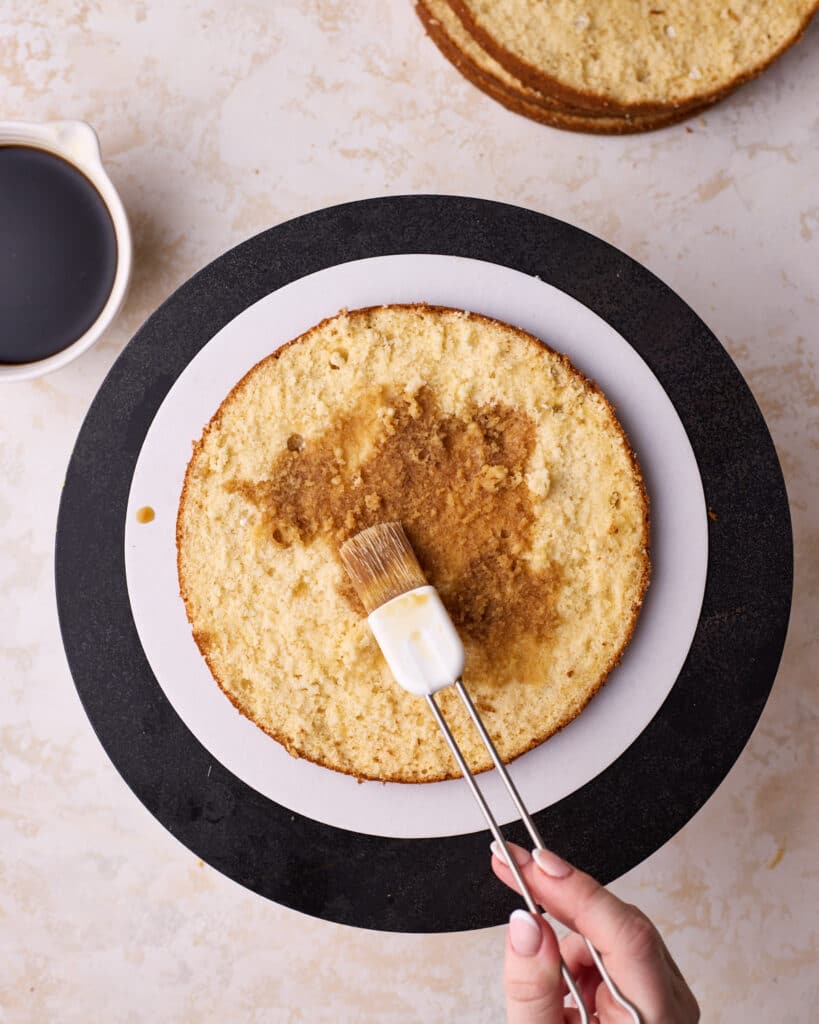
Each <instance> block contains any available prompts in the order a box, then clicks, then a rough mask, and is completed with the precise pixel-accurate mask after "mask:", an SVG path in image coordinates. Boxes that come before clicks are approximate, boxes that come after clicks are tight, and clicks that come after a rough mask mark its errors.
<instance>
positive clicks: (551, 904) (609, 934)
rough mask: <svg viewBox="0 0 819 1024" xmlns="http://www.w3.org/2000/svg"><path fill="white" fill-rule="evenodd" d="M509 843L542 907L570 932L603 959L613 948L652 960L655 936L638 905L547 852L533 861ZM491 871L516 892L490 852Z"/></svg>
mask: <svg viewBox="0 0 819 1024" xmlns="http://www.w3.org/2000/svg"><path fill="white" fill-rule="evenodd" d="M507 845H508V846H509V850H510V852H511V853H512V855H513V856H514V857H515V861H516V863H517V864H518V867H519V868H520V871H521V874H522V875H523V878H524V881H525V882H526V884H527V886H529V889H530V891H531V892H532V894H533V895H534V896H535V898H536V899H537V900H538V901H539V902H540V903H541V905H542V906H543V907H544V908H545V909H546V910H548V911H549V913H550V914H551V915H552V916H553V917H555V918H556V919H557V920H558V921H560V922H561V923H562V924H565V925H566V926H567V927H568V928H571V929H572V931H575V932H579V933H580V934H581V935H585V936H586V938H588V939H589V941H590V942H592V943H593V944H594V946H596V948H597V949H598V950H599V952H600V953H601V954H602V955H603V956H606V955H607V954H609V953H612V952H614V951H615V950H617V951H618V952H619V953H621V954H622V953H627V954H628V955H629V956H630V957H633V958H634V959H638V960H645V959H649V958H654V957H656V955H657V953H658V944H657V938H658V934H657V932H656V929H655V928H654V926H653V925H652V924H651V922H650V921H649V919H648V918H647V917H645V915H643V914H642V913H641V912H640V911H639V910H637V908H636V907H632V906H630V905H629V904H628V903H624V902H623V901H622V900H619V899H618V898H617V897H616V896H615V895H614V894H613V893H610V892H609V891H608V889H605V888H604V887H603V886H602V885H600V883H599V882H597V881H596V880H595V879H594V878H592V877H591V875H587V874H585V873H584V872H583V871H580V870H578V869H577V868H575V867H573V866H572V865H571V864H569V863H568V862H567V861H564V860H562V859H561V858H559V857H558V856H557V855H556V854H554V853H551V852H550V851H548V850H536V851H535V853H534V857H535V858H536V862H535V860H533V859H532V857H531V856H530V855H529V854H528V853H527V851H526V850H523V849H522V848H521V847H519V846H515V845H514V844H512V843H509V844H507ZM492 869H493V871H494V872H495V874H496V875H497V876H498V878H499V879H500V880H501V881H502V882H504V883H505V884H506V885H508V886H509V887H510V888H511V889H514V890H515V891H516V892H517V885H516V884H515V880H514V878H513V876H512V872H511V871H510V870H509V868H508V867H507V865H506V863H505V861H504V860H503V859H502V856H501V857H498V856H497V855H496V854H495V852H494V850H493V857H492Z"/></svg>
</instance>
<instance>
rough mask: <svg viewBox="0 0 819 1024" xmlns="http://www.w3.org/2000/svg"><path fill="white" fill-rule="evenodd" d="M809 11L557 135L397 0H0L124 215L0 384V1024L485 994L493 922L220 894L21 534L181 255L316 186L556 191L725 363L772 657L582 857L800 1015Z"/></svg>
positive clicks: (717, 986)
mask: <svg viewBox="0 0 819 1024" xmlns="http://www.w3.org/2000/svg"><path fill="white" fill-rule="evenodd" d="M817 96H819V25H817V26H814V28H813V29H812V30H811V31H810V32H809V33H808V35H807V36H806V38H805V40H804V41H803V43H802V44H801V45H800V46H799V47H798V48H797V49H795V50H794V51H792V52H791V53H789V54H788V55H786V57H785V58H784V59H783V60H782V61H781V62H780V63H779V64H778V65H776V66H775V67H774V68H773V69H772V70H771V71H770V72H769V73H768V74H766V75H765V76H764V77H763V78H762V79H760V80H759V81H758V82H755V83H752V84H751V85H749V86H747V87H745V88H744V89H743V90H741V91H740V92H739V93H738V94H737V95H736V96H735V97H733V98H732V99H730V100H729V101H727V102H726V103H725V104H723V105H722V106H720V107H718V108H716V109H715V110H713V111H710V112H708V114H707V115H706V116H705V117H704V118H698V119H696V120H694V121H692V122H690V123H689V125H687V126H678V127H675V128H672V129H669V130H667V131H664V132H660V133H657V134H652V135H645V136H636V137H630V138H622V139H609V138H593V137H588V136H579V135H569V134H561V133H559V132H555V131H552V130H549V129H546V128H543V127H539V126H537V125H535V124H531V123H529V122H527V121H525V120H523V119H521V118H518V117H516V116H514V115H512V114H510V113H508V112H506V111H505V110H503V109H501V108H500V107H498V106H497V105H495V104H493V103H492V101H490V100H489V99H487V98H486V97H484V96H483V95H482V94H481V93H479V92H478V91H476V90H475V89H474V88H473V87H471V86H470V85H469V84H468V83H466V82H465V81H462V80H461V79H460V78H459V77H458V75H457V74H456V73H455V72H454V70H453V69H452V68H451V67H450V66H449V65H448V64H447V63H446V62H445V61H444V60H443V59H442V58H441V57H440V55H439V54H438V52H437V51H436V50H435V48H434V47H433V46H432V44H431V43H430V42H429V41H428V40H426V39H425V38H424V36H423V33H422V31H421V28H420V26H419V24H418V23H417V21H416V19H415V17H414V15H413V13H412V10H411V5H410V3H409V0H392V2H391V3H389V4H386V3H377V2H375V0H345V2H342V0H301V2H299V0H281V2H270V0H256V2H252V0H243V2H236V3H231V4H228V3H226V2H219V0H212V2H211V3H206V2H195V0H187V2H183V0H143V2H126V0H116V2H114V0H112V2H108V0H104V2H103V0H97V2H93V0H89V2H74V3H71V2H68V0H63V2H57V0H47V2H46V0H41V2H39V3H37V4H31V3H27V2H23V0H5V2H4V3H3V4H2V6H0V99H1V100H2V106H1V107H0V109H2V111H3V115H4V116H7V117H17V118H20V119H35V120H45V119H49V118H64V117H80V118H85V119H87V120H89V121H91V122H92V123H93V124H94V125H95V126H96V128H97V130H98V132H99V135H100V138H101V142H102V147H103V151H104V156H105V158H106V161H107V165H108V167H109V169H110V172H111V174H112V177H113V178H114V181H115V183H116V185H117V186H118V188H119V189H120V191H121V194H122V197H123V200H124V202H125V204H126V207H127V209H128V211H129V214H130V216H131V219H132V223H133V228H134V234H135V242H136V253H135V255H136V269H135V275H134V280H133V287H132V290H131V293H130V297H129V299H128V302H127V305H126V307H125V310H124V312H123V313H122V315H121V317H120V319H119V320H118V322H117V323H116V325H115V327H114V328H113V329H112V330H110V332H109V333H108V335H107V336H106V338H105V339H104V341H103V342H102V343H101V344H100V345H99V346H98V347H97V348H96V349H95V350H93V351H92V352H91V353H89V354H88V355H86V356H85V357H83V358H82V359H81V360H80V361H79V362H77V363H75V364H74V365H72V366H70V367H69V368H67V369H65V370H63V371H61V372H59V373H57V374H55V375H53V376H51V377H49V378H47V379H45V380H42V381H38V382H33V383H28V384H17V385H13V386H5V387H3V388H2V390H0V473H1V474H2V476H0V688H1V689H0V693H1V694H2V714H1V715H0V851H1V852H0V1022H2V1024H17V1022H37V1024H40V1022H71V1024H73V1022H86V1021H92V1020H93V1021H108V1022H120V1021H121V1022H134V1024H138V1022H143V1021H144V1022H148V1021H150V1022H155V1021H162V1022H165V1021H167V1022H183V1021H184V1022H187V1021H194V1020H196V1021H199V1022H203V1024H204V1022H234V1021H235V1022H261V1021H275V1022H280V1021H281V1022H290V1021H294V1022H295V1021H316V1022H319V1021H339V1022H346V1021H376V1020H377V1021H384V1022H395V1024H397V1022H410V1021H420V1020H425V1021H469V1022H473V1024H479V1022H490V1021H499V1020H501V1019H502V1016H503V1011H502V993H501V989H500V959H501V947H502V940H503V936H502V932H501V930H500V929H492V930H488V931H483V932H476V933H470V934H464V935H450V936H435V937H430V936H412V935H409V936H396V935H387V936H384V935H378V934H372V933H366V932H361V931H355V930H352V929H349V928H342V927H338V926H334V925H330V924H326V923H323V922H320V921H315V920H312V919H309V918H306V917H303V916H300V915H298V914H296V913H293V912H290V911H287V910H284V909H281V908H279V907H277V906H275V905H273V904H270V903H267V902H265V901H264V900H262V899H260V898H258V897H256V896H254V895H252V894H251V893H248V892H245V891H244V890H242V889H241V888H239V887H238V886H236V885H235V884H234V883H232V882H230V881H228V880H227V879H225V878H223V877H222V876H220V875H219V874H217V873H216V872H215V871H213V870H211V869H210V868H208V867H205V866H203V865H202V864H201V863H199V862H198V861H197V859H196V857H194V856H193V855H192V854H190V853H188V852H187V851H186V850H185V849H183V848H182V847H181V846H179V845H178V843H177V842H176V841H175V840H174V839H173V838H172V837H171V836H170V835H169V834H168V833H167V832H165V831H164V829H163V828H162V827H161V826H160V825H159V824H158V823H157V822H155V821H154V820H153V819H152V818H151V817H150V816H149V814H148V813H147V812H146V811H145V810H144V809H143V808H142V806H141V805H140V804H139V803H138V802H137V801H136V799H135V798H134V797H133V796H132V795H131V794H130V792H129V791H128V789H127V788H126V787H125V785H124V783H123V782H122V781H121V780H120V778H119V777H118V775H117V774H116V772H115V771H114V770H113V768H112V767H111V765H110V764H109V762H108V761H107V759H106V757H105V755H104V754H103V752H102V750H101V748H100V746H99V744H98V743H97V741H96V739H95V738H94V736H93V734H92V732H91V729H90V727H89V725H88V723H87V721H86V719H85V716H84V714H83V712H82V710H81V708H80V706H79V702H78V700H77V698H76V696H75V694H74V691H73V687H72V684H71V680H70V677H69V673H68V670H67V667H66V664H65V659H64V656H63V653H62V650H61V647H60V641H59V634H58V628H57V621H56V612H55V605H54V594H53V583H52V545H53V536H54V524H55V516H56V510H57V503H58V500H59V494H60V485H61V481H62V477H63V474H64V470H65V466H66V463H67V460H68V457H69V454H70V450H71V446H72V443H73V439H74V437H75V435H76V432H77V430H78V428H79V425H80V423H81V421H82V417H83V414H84V412H85V410H86V408H87V406H88V404H89V402H90V400H91V398H92V396H93V394H94V392H95V391H96V389H97V387H98V386H99V384H100V382H101V380H102V378H103V376H104V374H105V373H106V371H107V369H108V368H109V366H110V365H111V363H112V362H113V361H114V359H115V358H116V356H117V354H118V353H119V352H120V350H121V349H122V347H123V346H124V345H125V343H126V342H127V340H128V338H129V337H130V335H131V334H132V333H133V331H134V330H135V329H136V327H137V326H138V325H139V324H140V323H141V322H142V321H143V319H144V318H145V317H146V316H147V315H148V314H149V313H150V312H151V311H152V310H153V309H154V308H155V307H156V305H158V303H159V302H161V301H162V300H163V299H164V298H165V297H166V296H167V295H168V294H169V293H170V292H171V291H172V290H173V289H174V288H175V287H176V286H177V285H178V284H180V283H181V282H182V281H184V280H185V279H186V278H187V277H188V276H189V275H190V274H191V273H192V272H193V271H194V270H196V269H197V268H198V267H200V266H202V265H203V264H204V263H206V262H208V261H209V260H211V259H212V258H213V257H215V256H217V255H218V254H219V253H221V252H222V251H223V250H225V249H226V248H228V247H229V246H231V245H233V244H234V243H236V242H238V241H240V240H241V239H244V238H246V237H248V236H249V235H251V234H253V233H255V232H257V231H259V230H261V229H263V228H265V227H268V226H269V225H271V224H274V223H276V222H279V221H281V220H283V219H285V218H288V217H291V216H293V215H296V214H299V213H302V212H304V211H307V210H311V209H315V208H318V207H322V206H325V205H328V204H331V203H336V202H339V201H342V200H348V199H356V198H361V197H364V196H370V195H383V194H395V193H402V192H411V191H433V192H450V193H461V194H471V195H478V196H485V197H491V198H497V199H501V200H506V201H510V202H516V203H520V204H523V205H526V206H529V207H532V208H534V209H537V210H542V211H545V212H548V213H551V214H554V215H556V216H558V217H562V218H564V219H566V220H569V221H571V222H573V223H576V224H578V225H580V226H581V227H584V228H586V229H588V230H590V231H592V232H594V233H596V234H598V235H600V236H602V237H603V238H606V239H607V240H609V241H611V242H613V243H614V244H615V245H617V246H619V247H620V248H622V249H624V250H625V251H627V252H628V253H630V254H631V255H633V256H635V257H636V258H638V259H640V260H642V261H643V262H645V263H646V264H647V265H648V266H649V267H650V268H651V269H652V270H654V271H655V272H656V273H658V274H659V275H660V276H661V277H662V278H664V279H665V280H666V281H668V282H669V283H670V284H671V285H672V286H673V287H674V288H675V289H676V290H677V291H678V292H679V293H680V294H681V295H682V296H683V297H684V298H685V299H686V300H687V301H688V302H689V303H691V305H693V306H694V308H695V309H696V310H697V311H698V312H699V313H700V314H701V315H702V316H703V317H704V318H705V320H706V321H707V322H708V323H709V324H710V326H711V327H712V328H713V329H714V330H715V331H716V333H717V335H718V336H719V337H720V338H721V339H722V340H723V341H724V343H725V344H726V345H727V347H728V348H729V350H730V351H731V353H732V355H733V356H734V358H735V359H736V360H737V362H738V364H739V366H740V368H741V369H742V370H743V372H744V373H745V374H746V376H747V378H748V380H749V382H750V384H751V386H752V388H753V390H754V393H755V394H756V396H757V398H758V400H759V402H760V404H761V406H762V409H763V411H764V413H765V415H766V416H767V418H768V422H769V424H770V427H771V430H772V432H773V436H774V439H775V441H776V444H777V447H778V450H779V452H780V455H781V458H782V462H783V466H784V470H785V474H786V477H787V482H788V487H789V491H790V496H791V501H792V509H793V519H794V531H795V538H796V553H797V556H796V590H795V608H794V613H793V618H792V622H791V629H790V635H789V639H788V644H787V648H786V651H785V656H784V660H783V663H782V668H781V671H780V674H779V678H778V681H777V684H776V687H775V689H774V692H773V695H772V697H771V700H770V703H769V705H768V708H767V709H766V712H765V715H764V717H763V719H762V722H761V724H760V726H759V727H758V729H757V731H756V733H755V734H754V736H753V738H752V740H751V742H750V744H749V746H748V748H747V749H746V751H745V753H744V754H743V756H742V757H741V759H740V760H739V762H738V763H737V765H736V767H735V768H734V770H733V771H732V773H731V774H730V776H729V778H728V779H727V781H726V782H725V783H724V785H723V786H722V787H721V788H720V789H719V791H718V792H717V793H716V794H715V796H714V797H713V798H712V800H711V801H710V802H709V803H708V804H707V806H706V807H705V808H704V810H703V811H702V812H701V813H700V814H699V815H698V816H697V817H696V818H695V819H694V820H693V821H692V822H691V823H690V824H689V825H688V826H687V827H686V828H685V829H684V830H683V832H682V833H681V834H680V835H678V836H677V837H676V838H675V839H674V840H673V841H672V842H670V843H669V844H668V845H667V846H666V847H665V848H664V849H662V850H661V851H660V852H659V853H657V854H656V855H654V856H653V857H651V858H650V859H649V860H648V861H647V862H646V863H644V864H642V865H641V866H640V867H639V868H637V869H635V870H634V871H632V872H631V873H630V874H629V875H628V876H627V877H625V878H623V879H621V880H620V881H619V882H617V883H616V885H615V886H614V889H615V890H616V891H617V892H618V893H619V894H621V895H622V896H624V897H626V898H628V899H630V900H633V901H635V902H637V903H639V904H640V905H641V906H643V907H644V909H645V910H646V911H647V912H648V913H649V914H650V915H651V916H653V917H654V918H655V920H656V921H657V923H658V924H659V925H660V927H661V929H662V930H663V931H664V932H665V934H666V936H667V938H668V941H669V943H670V945H671V947H672V949H673V951H674V952H675V954H676V955H677V957H678V960H679V962H680V964H681V965H682V967H683V970H684V971H685V973H686V974H687V975H688V976H689V977H690V979H691V980H692V984H693V986H694V988H695V990H696V992H697V995H698V996H699V998H700V1002H701V1004H702V1007H703V1011H704V1013H703V1019H704V1020H706V1021H708V1022H711V1024H728V1022H732V1021H751V1022H757V1021H759V1022H769V1021H785V1020H787V1021H789V1022H803V1021H804V1022H807V1021H812V1020H813V1019H814V1016H815V1012H816V1006H817V1003H818V1002H819V981H817V978H819V971H818V970H817V934H816V918H817V915H816V906H817V904H818V903H819V899H817V897H819V885H817V876H818V875H819V872H818V871H817V866H816V861H817V849H819V824H818V823H817V822H818V821H819V815H817V793H818V792H819V773H817V764H816V755H815V733H816V722H817V697H816V689H815V684H814V679H815V668H814V666H815V664H816V662H817V655H819V635H818V634H817V612H816V606H817V598H819V501H817V498H818V497H819V487H818V486H817V484H818V483H819V481H818V479H817V477H819V473H818V472H817V447H819V425H818V424H817V411H819V405H818V404H817V377H816V360H817V347H819V337H818V336H817V320H819V307H818V306H817V300H819V184H817V183H818V182H819V105H818V104H817V100H816V97H817Z"/></svg>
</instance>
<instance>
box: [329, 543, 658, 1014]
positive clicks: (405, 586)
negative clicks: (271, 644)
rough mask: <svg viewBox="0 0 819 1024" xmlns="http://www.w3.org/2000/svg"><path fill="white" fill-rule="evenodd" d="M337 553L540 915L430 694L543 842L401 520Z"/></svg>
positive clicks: (401, 679) (390, 658) (396, 671)
mask: <svg viewBox="0 0 819 1024" xmlns="http://www.w3.org/2000/svg"><path fill="white" fill-rule="evenodd" d="M339 555H340V557H341V562H342V564H343V566H344V568H345V569H346V570H347V573H348V575H349V577H350V579H351V580H352V583H353V586H354V587H355V591H356V593H357V594H358V596H359V598H360V599H361V603H362V604H363V605H364V608H365V609H366V611H367V621H368V623H369V625H370V628H371V629H372V631H373V635H374V636H375V639H376V641H377V642H378V646H379V647H380V648H381V652H382V654H383V655H384V658H385V659H386V662H387V665H388V666H389V668H390V671H391V672H392V674H393V676H395V679H396V682H398V683H399V684H400V685H401V686H403V687H404V689H405V690H408V691H409V692H410V693H413V694H415V695H416V696H422V697H424V698H425V700H426V701H427V703H428V705H429V708H430V710H431V711H432V714H433V716H434V717H435V721H436V722H437V723H438V727H439V728H440V730H441V732H442V733H443V736H444V739H445V740H446V743H447V746H448V747H449V749H450V750H451V751H452V756H453V757H454V758H455V761H456V762H457V765H458V767H459V768H460V770H461V773H462V775H463V777H464V780H465V781H466V783H467V785H468V786H469V788H470V790H471V791H472V795H473V796H474V798H475V800H476V801H477V803H478V806H479V807H480V809H481V813H482V814H483V816H484V818H485V820H486V823H487V825H488V826H489V830H490V832H491V833H492V835H493V837H494V839H495V841H496V842H497V843H498V846H499V847H500V849H501V851H502V853H503V857H504V859H505V860H506V863H507V865H508V866H509V870H510V871H511V872H512V875H513V877H514V879H515V882H516V883H517V886H518V889H519V890H520V894H521V896H522V897H523V900H524V902H525V903H526V906H527V908H528V909H529V911H530V912H531V913H532V914H540V908H539V907H538V905H537V903H536V902H535V900H534V898H533V897H532V894H531V892H530V891H529V888H528V886H527V885H526V882H525V881H524V879H523V875H522V874H521V871H520V868H519V867H518V866H517V864H516V863H515V860H514V858H513V857H512V855H511V854H510V852H509V848H508V846H507V845H506V841H505V839H504V838H503V834H502V832H501V830H500V828H499V826H498V823H497V821H496V820H495V817H494V815H493V814H492V811H491V809H490V807H489V805H488V804H487V802H486V799H485V798H484V795H483V793H482V792H481V790H480V788H479V787H478V784H477V782H476V781H475V777H474V775H473V774H472V772H471V771H470V769H469V765H468V764H467V762H466V760H465V758H464V756H463V753H462V752H461V749H460V747H459V746H458V744H457V742H456V740H455V737H454V736H453V735H452V732H451V730H450V728H449V726H448V725H447V723H446V721H445V719H444V717H443V715H442V714H441V709H440V708H439V707H438V704H437V703H436V701H435V694H436V693H437V692H438V691H439V690H443V689H445V688H446V687H448V686H454V687H455V690H456V691H457V693H458V696H459V697H460V699H461V701H462V702H463V704H464V707H465V708H466V710H467V713H468V714H469V717H470V718H471V719H472V722H473V724H474V726H475V728H476V729H477V731H478V734H479V736H480V738H481V741H482V742H483V744H484V746H485V747H486V749H487V751H488V753H489V756H490V758H491V759H492V763H493V764H494V766H495V767H496V768H497V770H498V773H499V775H500V777H501V779H502V780H503V784H504V786H505V787H506V789H507V791H508V793H509V796H510V797H511V798H512V802H513V803H514V805H515V807H516V809H517V811H518V814H520V816H521V819H522V821H523V823H524V825H525V826H526V830H527V831H528V833H529V835H530V836H531V838H532V842H533V843H534V844H535V847H536V848H537V849H540V850H543V849H545V845H544V843H543V839H542V838H541V835H540V832H539V831H538V829H537V826H536V825H535V823H534V821H533V820H532V817H531V815H530V814H529V812H528V811H527V809H526V806H525V805H524V803H523V800H522V799H521V796H520V793H518V790H517V787H516V786H515V784H514V782H513V781H512V778H511V776H510V775H509V772H508V771H507V770H506V766H505V765H504V763H503V761H502V759H501V757H500V755H499V754H498V751H497V749H496V747H495V744H494V743H493V742H492V738H491V737H490V735H489V733H488V732H487V731H486V727H485V726H484V724H483V721H482V720H481V717H480V715H479V714H478V711H477V709H476V707H475V705H474V704H473V703H472V700H471V698H470V696H469V694H468V693H467V691H466V688H465V687H464V685H463V682H462V680H461V675H462V673H463V668H464V647H463V644H462V643H461V639H460V637H459V636H458V633H457V630H456V629H455V626H454V625H453V624H452V620H451V619H450V617H449V614H448V613H447V610H446V608H445V607H444V604H443V601H442V600H441V598H440V596H439V594H438V591H437V590H436V589H435V587H433V586H431V585H430V584H429V583H428V582H427V580H426V577H425V576H424V573H423V570H422V569H421V566H420V565H419V564H418V559H417V558H416V557H415V552H414V551H413V549H412V545H411V544H410V542H409V540H408V539H407V535H406V534H405V533H404V529H403V527H402V526H401V524H400V523H380V524H378V525H376V526H370V527H368V528H367V529H366V530H362V531H361V533H357V534H356V535H355V536H353V537H351V538H350V539H349V540H348V541H346V542H345V543H344V544H342V546H341V549H340V551H339ZM584 941H585V943H586V945H587V946H588V949H589V952H590V954H591V957H592V959H593V960H594V963H595V965H596V967H597V969H598V970H599V972H600V976H601V977H602V979H603V981H604V982H605V983H606V986H607V987H608V989H609V991H610V992H611V994H612V996H613V997H614V999H615V1000H616V1001H617V1002H618V1003H619V1004H620V1006H622V1007H623V1008H624V1009H625V1010H627V1011H628V1013H629V1014H630V1016H631V1019H632V1020H633V1021H634V1024H641V1018H640V1014H639V1013H638V1011H637V1009H636V1008H635V1007H634V1006H633V1005H632V1004H631V1003H630V1002H629V1001H628V1000H627V999H626V998H625V997H624V996H623V995H622V994H621V993H620V991H619V989H618V988H617V986H616V985H615V984H614V982H613V981H612V979H611V977H610V976H609V973H608V971H607V970H606V967H605V965H604V963H603V960H602V958H601V956H600V954H599V953H598V951H597V950H596V949H595V948H594V946H593V945H592V944H591V943H590V942H589V940H588V939H585V938H584ZM561 973H562V975H563V980H564V981H565V982H566V986H567V988H568V989H569V992H570V993H571V994H572V996H573V997H574V1000H575V1003H576V1004H577V1007H578V1009H579V1011H580V1020H581V1022H582V1024H588V1022H589V1019H590V1018H589V1014H588V1010H587V1009H586V1006H585V1005H584V1003H583V999H582V997H581V995H580V992H579V990H578V987H577V985H576V984H575V981H574V978H573V977H572V975H571V972H570V971H569V969H568V967H567V966H566V964H565V963H563V962H561Z"/></svg>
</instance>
